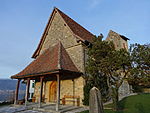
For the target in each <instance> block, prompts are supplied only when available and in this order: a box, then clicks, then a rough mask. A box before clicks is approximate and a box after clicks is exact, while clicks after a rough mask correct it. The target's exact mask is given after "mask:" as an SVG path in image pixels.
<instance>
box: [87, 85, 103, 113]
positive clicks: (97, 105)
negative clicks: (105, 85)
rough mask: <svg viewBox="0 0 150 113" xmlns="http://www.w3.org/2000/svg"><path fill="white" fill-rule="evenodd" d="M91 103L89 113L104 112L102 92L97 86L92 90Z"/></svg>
mask: <svg viewBox="0 0 150 113" xmlns="http://www.w3.org/2000/svg"><path fill="white" fill-rule="evenodd" d="M89 105H90V106H89V107H90V109H89V113H104V110H103V104H102V99H101V93H100V91H99V89H98V88H96V87H93V88H92V89H91V90H90V99H89Z"/></svg>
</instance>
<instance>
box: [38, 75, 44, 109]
mask: <svg viewBox="0 0 150 113" xmlns="http://www.w3.org/2000/svg"><path fill="white" fill-rule="evenodd" d="M43 78H44V77H40V83H41V86H40V98H39V107H41V102H42V93H43Z"/></svg>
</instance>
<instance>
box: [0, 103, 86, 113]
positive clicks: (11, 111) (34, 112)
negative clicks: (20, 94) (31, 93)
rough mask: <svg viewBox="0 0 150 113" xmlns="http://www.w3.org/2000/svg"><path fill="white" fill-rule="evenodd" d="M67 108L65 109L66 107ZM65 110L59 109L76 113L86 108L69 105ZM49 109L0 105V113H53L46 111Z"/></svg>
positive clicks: (62, 111)
mask: <svg viewBox="0 0 150 113" xmlns="http://www.w3.org/2000/svg"><path fill="white" fill-rule="evenodd" d="M66 108H67V109H66ZM66 108H65V111H64V110H60V112H61V113H77V112H81V111H85V110H87V108H84V107H75V106H72V107H71V106H69V107H66ZM48 111H49V110H45V111H44V108H42V109H38V108H34V109H33V108H31V107H30V108H29V107H25V106H13V105H9V106H2V107H0V113H54V112H48Z"/></svg>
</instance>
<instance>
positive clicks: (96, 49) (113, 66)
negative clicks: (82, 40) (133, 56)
mask: <svg viewBox="0 0 150 113" xmlns="http://www.w3.org/2000/svg"><path fill="white" fill-rule="evenodd" d="M130 68H131V60H130V55H129V53H128V52H127V51H126V50H125V49H120V50H115V48H114V45H113V43H112V42H107V41H102V35H101V36H99V37H95V39H94V41H93V44H92V47H91V48H89V50H88V61H87V67H86V72H87V75H88V80H90V81H92V83H93V85H94V86H96V87H97V88H99V89H100V90H101V93H102V94H103V92H106V91H107V89H109V92H110V93H109V94H110V96H111V98H112V100H113V103H114V109H115V110H117V109H118V90H119V87H120V86H121V84H122V82H123V80H124V79H126V77H127V75H128V73H129V71H130Z"/></svg>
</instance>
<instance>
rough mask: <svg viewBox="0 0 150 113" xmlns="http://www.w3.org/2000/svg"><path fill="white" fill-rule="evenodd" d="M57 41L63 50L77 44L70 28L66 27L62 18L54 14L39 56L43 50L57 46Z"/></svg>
mask: <svg viewBox="0 0 150 113" xmlns="http://www.w3.org/2000/svg"><path fill="white" fill-rule="evenodd" d="M58 41H61V43H62V44H63V46H64V47H65V48H69V47H72V46H74V45H77V44H78V43H77V41H76V37H75V36H74V35H73V33H72V32H71V30H70V28H69V27H68V26H67V25H66V23H65V21H64V20H63V18H62V17H61V16H60V14H59V13H55V15H54V17H53V19H52V22H51V24H50V28H49V31H48V33H47V36H46V38H45V41H44V44H43V45H42V49H41V51H40V54H41V53H43V51H44V50H45V49H47V48H49V47H51V46H53V45H55V44H57V43H58Z"/></svg>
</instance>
